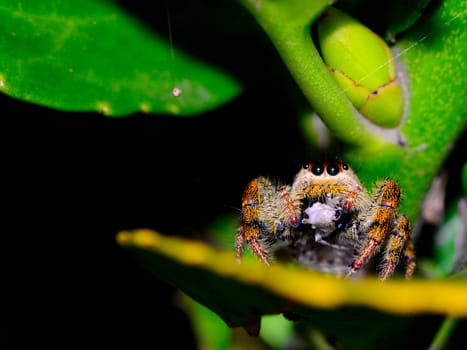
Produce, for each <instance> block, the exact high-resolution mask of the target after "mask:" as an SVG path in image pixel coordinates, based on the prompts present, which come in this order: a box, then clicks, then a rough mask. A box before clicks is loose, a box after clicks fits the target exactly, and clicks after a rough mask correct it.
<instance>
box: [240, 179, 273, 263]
mask: <svg viewBox="0 0 467 350" xmlns="http://www.w3.org/2000/svg"><path fill="white" fill-rule="evenodd" d="M259 181H262V182H265V181H267V180H266V179H264V178H258V179H254V180H252V181H250V183H248V185H247V187H246V188H245V191H244V193H243V197H242V225H241V226H240V228H239V229H238V231H237V234H236V236H235V252H236V256H237V261H240V258H241V256H242V255H243V244H244V242H245V241H246V243H247V244H248V246H249V247H250V249H251V251H252V252H253V253H254V254H255V255H256V256H257V257H258V259H259V260H260V261H261V262H263V263H264V264H266V265H268V266H269V265H270V263H269V257H268V255H267V254H266V252H265V251H264V249H263V247H262V245H261V244H260V242H259V241H258V239H259V236H260V227H259V224H258V219H259V215H260V213H259V209H258V204H259V200H260V198H259V195H260V194H259V191H260V190H259V187H258V182H259Z"/></svg>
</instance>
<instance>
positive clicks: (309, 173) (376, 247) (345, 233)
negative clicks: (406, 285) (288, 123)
mask: <svg viewBox="0 0 467 350" xmlns="http://www.w3.org/2000/svg"><path fill="white" fill-rule="evenodd" d="M400 199H401V190H400V187H399V185H398V184H397V183H396V182H394V181H393V180H391V179H385V180H384V181H381V182H380V183H378V184H377V185H376V186H375V188H374V189H373V190H372V191H371V192H369V191H367V190H366V189H365V188H364V187H363V185H362V184H361V182H360V181H359V179H358V178H357V176H356V175H355V173H354V172H353V171H352V170H351V168H350V167H349V165H348V164H346V163H338V162H331V163H323V162H317V163H309V164H306V165H304V166H303V167H302V169H301V170H300V171H299V172H298V174H297V175H296V177H295V180H294V182H293V183H292V185H285V184H280V183H273V182H272V181H271V180H269V179H267V178H265V177H258V178H256V179H254V180H252V181H250V182H249V183H248V185H247V186H246V188H245V191H244V194H243V197H242V215H241V225H240V227H239V228H238V230H237V233H236V236H235V250H236V256H237V259H238V261H240V259H241V257H242V254H243V246H244V243H246V244H247V245H248V247H249V248H250V250H251V251H252V252H253V253H254V255H255V256H256V257H257V258H258V259H259V260H260V261H261V262H262V263H264V264H265V265H268V266H269V265H270V261H271V255H272V249H273V248H275V247H277V245H276V243H278V244H279V245H280V246H281V248H279V249H275V251H276V253H277V254H276V256H280V254H279V252H281V251H282V252H283V253H284V252H285V256H288V257H289V258H292V259H293V260H294V261H297V262H299V263H301V264H304V265H307V266H309V267H310V268H312V269H317V270H321V271H328V272H332V273H335V274H342V275H345V276H346V277H350V276H352V275H353V274H354V273H356V272H357V271H364V270H365V268H367V267H368V265H369V262H370V261H371V260H372V257H373V256H374V255H375V253H377V252H379V251H380V250H381V249H384V251H383V252H382V261H381V269H380V273H379V276H380V278H381V279H382V280H385V279H387V278H389V277H390V276H391V275H392V274H393V273H394V270H395V268H396V266H397V264H398V262H399V258H400V257H401V256H403V257H404V258H405V264H406V270H405V276H406V278H410V277H411V276H412V274H413V272H414V269H415V252H414V247H413V243H412V240H411V238H410V222H409V220H408V219H407V217H406V216H405V215H404V214H400V213H398V212H397V210H398V207H399V203H400ZM360 269H361V270H360Z"/></svg>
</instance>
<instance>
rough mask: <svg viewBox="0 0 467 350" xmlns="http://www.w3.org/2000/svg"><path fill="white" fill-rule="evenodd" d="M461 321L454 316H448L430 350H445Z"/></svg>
mask: <svg viewBox="0 0 467 350" xmlns="http://www.w3.org/2000/svg"><path fill="white" fill-rule="evenodd" d="M458 322H459V319H458V318H456V317H453V316H447V317H446V318H445V319H444V321H443V323H442V324H441V326H440V327H439V329H438V332H436V335H435V337H434V339H433V342H432V343H431V344H430V347H429V348H428V350H440V349H444V347H445V346H446V344H447V343H448V341H449V339H450V337H451V334H452V333H453V332H454V330H455V329H456V326H457V323H458Z"/></svg>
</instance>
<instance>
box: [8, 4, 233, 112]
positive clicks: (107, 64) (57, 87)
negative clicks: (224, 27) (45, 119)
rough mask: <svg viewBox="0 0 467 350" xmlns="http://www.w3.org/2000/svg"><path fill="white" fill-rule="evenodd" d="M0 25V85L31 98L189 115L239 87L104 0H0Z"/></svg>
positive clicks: (72, 107)
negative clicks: (176, 89) (16, 0)
mask: <svg viewBox="0 0 467 350" xmlns="http://www.w3.org/2000/svg"><path fill="white" fill-rule="evenodd" d="M156 11H165V9H164V7H162V6H158V7H156ZM0 33H1V35H0V52H1V55H0V91H2V92H4V93H5V94H7V95H10V96H13V97H16V98H19V99H22V100H25V101H28V102H31V103H35V104H40V105H44V106H48V107H52V108H56V109H61V110H66V111H99V112H101V113H103V114H105V115H109V116H124V115H128V114H130V113H134V112H138V111H142V112H151V113H152V112H153V113H168V114H175V115H193V114H196V113H201V112H205V111H207V110H210V109H212V108H215V107H218V106H220V105H222V104H223V103H225V102H226V101H229V100H231V99H232V98H234V97H235V96H237V95H238V94H239V92H240V85H239V83H238V82H237V81H235V80H234V79H233V78H232V77H230V76H229V75H228V74H226V73H224V72H222V71H221V70H219V69H216V68H215V67H213V66H208V65H206V64H203V63H202V62H201V61H199V60H197V59H195V58H194V57H191V56H189V55H187V54H185V53H184V52H183V51H179V50H177V49H176V48H175V47H173V46H172V45H171V44H170V43H169V42H168V39H169V38H168V37H161V36H159V35H158V34H157V33H156V32H155V31H152V30H150V29H149V28H147V27H145V26H144V25H143V24H142V22H140V21H138V20H137V19H136V18H133V17H132V16H130V14H129V12H128V10H125V9H124V8H121V7H119V6H117V5H116V4H115V3H113V2H112V1H108V0H106V1H104V0H88V1H84V2H83V1H80V0H70V1H60V0H47V1H35V0H26V1H21V2H15V1H8V0H0ZM174 88H178V89H179V91H180V92H181V93H180V94H178V93H177V92H175V93H174V91H173V90H174ZM177 95H179V96H177Z"/></svg>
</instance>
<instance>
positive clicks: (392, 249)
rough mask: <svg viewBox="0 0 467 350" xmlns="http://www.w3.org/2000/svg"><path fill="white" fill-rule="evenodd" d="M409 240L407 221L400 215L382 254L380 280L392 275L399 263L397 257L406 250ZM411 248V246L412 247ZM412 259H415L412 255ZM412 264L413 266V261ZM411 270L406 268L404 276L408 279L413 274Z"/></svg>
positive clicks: (408, 224)
mask: <svg viewBox="0 0 467 350" xmlns="http://www.w3.org/2000/svg"><path fill="white" fill-rule="evenodd" d="M409 239H410V223H409V219H407V217H406V216H405V215H400V217H399V218H398V223H397V225H396V228H395V229H394V230H393V231H392V232H391V236H390V238H389V241H388V245H387V248H386V252H385V254H384V266H383V269H382V270H381V273H380V278H381V279H382V280H386V279H388V278H389V277H391V275H392V274H393V273H394V270H395V268H396V266H397V262H398V261H399V257H400V256H401V253H402V250H403V249H404V248H406V250H407V242H408V240H409ZM411 242H412V241H410V243H411ZM412 248H413V245H412ZM409 249H410V247H409ZM412 253H413V251H412ZM414 258H415V254H414ZM413 264H415V259H414V260H413ZM410 265H411V264H410ZM413 268H415V266H413ZM413 268H412V267H411V266H410V267H409V266H407V273H406V275H407V274H408V275H409V276H407V277H408V278H409V277H410V276H411V274H412V273H413ZM409 270H411V271H409Z"/></svg>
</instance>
